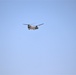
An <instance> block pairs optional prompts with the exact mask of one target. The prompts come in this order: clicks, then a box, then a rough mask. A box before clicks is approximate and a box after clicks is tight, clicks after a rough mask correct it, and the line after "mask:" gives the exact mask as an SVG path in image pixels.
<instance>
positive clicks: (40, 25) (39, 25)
mask: <svg viewBox="0 0 76 75" xmlns="http://www.w3.org/2000/svg"><path fill="white" fill-rule="evenodd" d="M43 24H44V23H41V24H38V25H36V26H41V25H43Z"/></svg>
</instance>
